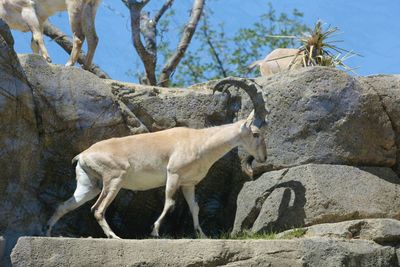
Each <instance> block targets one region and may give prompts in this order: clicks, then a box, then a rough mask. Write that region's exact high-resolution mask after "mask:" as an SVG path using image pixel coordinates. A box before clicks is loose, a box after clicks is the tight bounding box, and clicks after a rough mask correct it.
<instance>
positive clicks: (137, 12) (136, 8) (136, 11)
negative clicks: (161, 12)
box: [123, 0, 157, 85]
mask: <svg viewBox="0 0 400 267" xmlns="http://www.w3.org/2000/svg"><path fill="white" fill-rule="evenodd" d="M123 1H124V0H123ZM149 1H150V0H143V1H142V2H138V1H133V0H128V8H129V12H130V14H131V29H132V42H133V45H134V47H135V49H136V51H137V53H138V54H139V57H140V59H141V60H142V62H143V65H144V68H145V72H146V78H147V83H148V84H151V85H155V84H157V78H156V75H155V69H156V55H155V54H154V53H151V52H149V51H148V50H147V49H146V48H145V47H144V45H143V43H142V40H141V39H140V33H141V27H140V24H141V23H140V21H141V17H142V16H141V11H142V9H143V7H144V6H145V5H146V4H147V3H148V2H149ZM142 29H144V28H142Z"/></svg>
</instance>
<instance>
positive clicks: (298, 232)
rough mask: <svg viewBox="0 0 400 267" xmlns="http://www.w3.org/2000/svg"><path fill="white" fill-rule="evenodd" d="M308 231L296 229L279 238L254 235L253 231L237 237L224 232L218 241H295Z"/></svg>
mask: <svg viewBox="0 0 400 267" xmlns="http://www.w3.org/2000/svg"><path fill="white" fill-rule="evenodd" d="M306 232H307V230H306V229H304V228H295V229H292V230H290V231H288V232H287V233H285V234H283V235H282V236H279V237H278V235H277V234H276V233H274V232H261V233H252V232H251V231H243V232H240V233H239V234H237V235H235V236H231V235H230V234H229V233H227V232H224V233H221V234H220V235H219V236H218V239H233V240H246V239H265V240H274V239H294V238H300V237H303V236H304V235H305V234H306Z"/></svg>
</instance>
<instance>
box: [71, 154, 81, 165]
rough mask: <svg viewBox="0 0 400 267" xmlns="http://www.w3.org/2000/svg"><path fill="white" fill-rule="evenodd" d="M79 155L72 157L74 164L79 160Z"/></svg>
mask: <svg viewBox="0 0 400 267" xmlns="http://www.w3.org/2000/svg"><path fill="white" fill-rule="evenodd" d="M79 156H80V154H78V155H76V156H75V157H74V158H73V159H72V164H74V163H75V162H77V161H78V160H79Z"/></svg>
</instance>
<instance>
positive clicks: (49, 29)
mask: <svg viewBox="0 0 400 267" xmlns="http://www.w3.org/2000/svg"><path fill="white" fill-rule="evenodd" d="M44 34H46V35H47V36H48V37H50V38H51V39H52V40H54V41H55V42H56V43H57V44H58V45H59V46H61V47H62V48H63V49H64V50H65V51H66V52H67V53H68V54H71V51H72V46H73V45H72V41H71V40H70V38H68V37H67V35H66V34H65V33H63V32H62V31H61V30H59V29H58V28H57V27H55V26H53V25H51V24H50V23H49V22H46V23H45V24H44ZM84 62H86V55H85V54H84V53H83V52H82V51H81V52H80V53H79V56H78V63H79V64H81V65H83V64H84ZM89 71H90V72H92V73H93V74H95V75H97V76H98V77H100V78H103V79H111V77H110V76H109V75H108V74H107V73H106V72H104V71H103V70H102V69H100V67H99V66H97V65H96V64H92V65H91V66H90V69H89Z"/></svg>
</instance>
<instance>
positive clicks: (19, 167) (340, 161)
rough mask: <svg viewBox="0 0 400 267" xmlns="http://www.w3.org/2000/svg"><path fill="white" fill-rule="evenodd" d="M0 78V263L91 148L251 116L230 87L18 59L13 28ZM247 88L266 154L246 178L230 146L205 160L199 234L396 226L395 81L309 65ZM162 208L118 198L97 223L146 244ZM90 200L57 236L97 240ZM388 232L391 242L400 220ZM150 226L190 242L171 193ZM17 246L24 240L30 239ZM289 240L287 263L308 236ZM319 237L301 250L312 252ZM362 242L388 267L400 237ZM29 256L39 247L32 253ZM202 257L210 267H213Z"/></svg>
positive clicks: (68, 189)
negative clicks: (140, 80)
mask: <svg viewBox="0 0 400 267" xmlns="http://www.w3.org/2000/svg"><path fill="white" fill-rule="evenodd" d="M0 77H1V79H0V92H1V93H0V122H1V130H0V155H1V159H0V168H1V170H2V172H1V173H2V174H1V179H0V218H2V220H0V234H1V235H3V236H4V237H5V240H6V248H5V251H6V255H9V254H10V251H11V249H12V247H13V246H14V245H15V243H16V241H17V238H18V237H20V236H26V235H28V236H31V235H35V236H41V235H43V233H44V232H43V226H44V224H45V223H46V221H47V220H48V218H49V217H50V216H51V214H52V213H53V211H54V209H55V207H56V206H57V204H58V203H60V202H62V201H64V200H66V199H67V198H68V197H69V196H70V195H71V194H72V192H73V190H74V188H75V178H74V166H73V165H72V164H71V159H72V158H73V157H74V156H75V155H76V154H78V153H79V152H81V151H82V150H84V149H85V148H87V147H89V146H90V145H91V144H93V143H95V142H97V141H99V140H102V139H106V138H110V137H116V136H126V135H129V134H137V133H143V132H152V131H160V130H163V129H166V128H171V127H176V126H187V127H192V128H203V127H209V126H213V125H221V124H225V123H230V122H232V121H235V120H237V119H240V118H244V117H245V116H247V115H248V114H249V113H250V111H251V109H252V104H251V102H250V100H249V99H248V97H247V95H245V94H243V92H242V91H240V90H239V89H238V88H235V87H231V88H229V92H230V93H229V94H228V93H215V94H213V93H212V90H211V89H212V87H213V84H214V82H213V81H211V82H209V83H205V84H199V85H194V86H191V87H190V88H170V89H166V88H158V87H151V86H142V85H136V84H127V83H122V82H119V81H113V80H101V79H99V78H97V77H96V76H94V75H92V74H91V73H89V72H86V71H84V70H82V69H79V68H75V67H68V68H67V67H63V66H59V65H52V64H48V63H47V62H45V61H44V60H43V59H42V58H41V57H40V56H36V55H20V56H17V55H16V54H15V52H14V50H13V39H12V37H11V35H10V32H9V30H8V29H7V26H6V25H5V24H3V23H1V22H0ZM256 82H257V83H258V84H260V85H261V87H262V90H263V95H264V98H265V101H266V104H267V106H268V108H269V110H270V114H269V122H270V124H269V127H268V131H267V133H266V140H267V141H266V142H267V149H268V160H267V162H266V163H265V164H256V163H254V166H253V167H254V169H255V170H256V173H255V176H254V177H252V178H250V177H248V176H247V175H245V174H244V172H243V171H242V168H241V161H242V159H244V158H245V157H246V153H245V152H244V151H242V150H241V149H238V150H233V151H232V152H230V153H228V154H227V155H225V156H224V157H223V158H222V159H220V160H219V161H218V162H217V163H216V164H215V165H214V166H213V168H212V169H211V170H210V171H209V173H208V175H207V177H206V178H205V179H204V180H203V181H202V182H201V184H200V185H199V186H198V188H197V191H196V193H197V199H198V201H199V205H200V209H201V211H200V222H201V224H202V227H203V229H204V230H205V232H206V234H208V235H210V236H214V237H215V236H218V235H220V233H221V232H229V231H231V230H232V229H233V233H234V234H240V233H241V232H243V231H252V232H255V233H257V232H263V231H271V232H280V231H284V230H288V229H290V228H293V227H312V226H313V225H320V224H321V223H337V222H342V221H348V220H355V219H368V218H394V219H400V209H399V208H398V207H399V206H400V178H399V175H400V75H388V76H384V75H379V76H373V77H352V76H349V75H348V74H346V73H343V72H341V71H338V70H335V69H331V68H321V67H315V68H306V69H301V70H296V71H292V72H287V73H282V74H278V75H274V76H271V77H268V78H265V77H264V78H257V79H256ZM163 201H164V195H163V189H162V188H161V189H155V190H150V191H146V192H131V191H122V192H120V193H119V195H118V197H117V198H116V200H115V201H114V202H113V204H112V205H111V207H110V208H109V209H108V212H107V218H108V220H109V222H110V224H111V227H112V228H113V229H114V230H115V232H116V234H118V235H119V236H121V237H123V238H144V237H147V236H148V235H149V233H150V230H151V229H150V227H151V225H152V223H153V222H154V220H155V219H156V218H157V216H158V215H159V214H160V212H161V209H162V206H163ZM91 204H93V202H90V203H87V204H86V205H84V206H82V207H81V208H79V209H78V210H76V211H73V212H71V213H70V214H68V215H66V216H65V217H64V218H62V220H61V221H60V222H59V223H57V225H56V226H55V228H54V232H53V233H54V235H55V236H58V235H62V236H69V237H88V236H92V237H103V234H102V231H101V229H100V227H99V226H98V225H97V222H96V221H95V219H94V218H93V215H92V214H91V213H90V209H89V207H90V205H91ZM393 229H394V230H393V232H395V233H397V236H400V229H399V226H398V225H397V226H393ZM161 231H162V235H164V236H168V237H182V236H185V237H194V233H193V231H192V221H191V216H190V213H189V211H188V208H187V206H186V204H185V203H184V201H183V198H182V196H181V195H180V194H178V196H177V204H176V207H175V209H174V211H173V212H172V213H171V214H170V215H168V217H167V218H166V221H165V224H164V225H163V227H162V229H161ZM394 235H396V234H394ZM325 237H326V236H325ZM325 237H324V238H325ZM336 237H337V236H336ZM336 237H335V238H336ZM84 240H86V239H82V242H86V241H84ZM329 240H330V239H329ZM21 242H25V243H24V244H25V245H24V246H26V242H28V241H27V240H25V241H21ZM29 242H31V243H32V244H35V246H37V247H38V249H39V248H40V247H41V246H42V245H40V244H41V243H40V242H42V239H37V240H36V239H33V241H29ZM43 242H48V241H43ZM54 242H56V243H57V242H64V241H54ZM65 242H67V243H68V242H70V241H65ZM71 242H72V241H71ZM73 242H75V241H73ZM96 242H97V241H96ZM152 242H155V243H157V241H152ZM160 242H161V241H160ZM296 242H297V241H296ZM298 242H299V243H296V244H295V245H294V244H291V243H290V246H294V247H293V251H296V253H297V254H296V253H294V254H293V255H294V256H293V257H294V258H296V259H298V258H299V257H300V258H301V255H303V254H302V253H304V255H308V254H307V253H306V250H301V249H300V250H299V248H304V244H305V243H307V242H309V241H306V240H304V241H298ZM302 242H303V243H302ZM310 242H311V241H310ZM320 242H322V241H315V242H314V241H312V242H311V243H307V244H310V246H309V247H310V248H315V247H318V246H319V244H320ZM323 242H328V243H325V245H324V246H328V248H329V246H330V245H332V247H336V246H351V245H350V243H346V242H347V241H345V240H344V241H343V240H340V241H323ZM329 242H330V243H329ZM368 242H369V243H368ZM368 242H367V243H363V244H362V246H365V251H364V252H362V255H365V253H367V252H366V251H371V253H372V254H369V256H368V257H369V258H370V257H373V256H371V255H375V254H374V253H378V254H380V255H387V256H385V257H384V260H382V261H381V262H382V264H381V265H380V266H390V264H392V263H393V262H397V258H398V257H397V256H396V252H395V248H396V246H398V242H399V239H395V241H393V242H394V243H393V242H392V241H391V242H389V243H390V244H389V243H388V244H386V243H385V244H383V247H380V248H379V249H377V250H375V246H382V244H376V243H374V241H368ZM0 243H3V242H0ZM56 243H54V244H56ZM51 244H53V243H51ZM57 244H58V243H57ZM68 244H69V243H68ZM71 244H72V243H71ZM82 244H83V243H82ZM95 244H97V243H95ZM110 244H111V243H110ZM137 244H138V243H135V244H132V245H127V246H133V247H135V246H138V245H137ZM213 244H214V243H213ZM215 244H218V247H225V246H227V247H229V246H230V245H229V246H228V245H225V243H221V244H220V243H215ZM368 244H370V246H369V245H368ZM147 245H148V244H147ZM181 245H182V244H181ZM21 246H22V245H21ZM32 246H33V245H32ZM35 246H33V247H35ZM54 246H56V245H54ZM57 246H58V245H57ZM115 246H120V243H116V245H115ZM121 246H123V245H121ZM150 246H154V245H153V244H150ZM182 246H185V245H182ZM201 246H207V244H206V243H205V244H203V245H201ZM237 246H239V247H240V246H241V243H234V245H233V250H235V249H236V247H237ZM265 246H273V245H271V244H269V245H265ZM284 246H286V245H284ZM321 246H322V245H321ZM0 247H1V246H0ZM33 247H32V248H33ZM306 247H307V246H306ZM322 247H323V246H322ZM322 247H321V248H322ZM346 249H350V247H346ZM368 249H369V250H368ZM382 249H383V250H385V249H388V250H387V251H389V252H390V253H389V252H387V251H386V250H385V251H386V252H385V251H383V250H382ZM93 250H95V247H93ZM311 250H312V249H311ZM350 250H352V248H351V249H350ZM33 251H35V252H34V253H40V249H39V250H36V247H35V250H32V253H33ZM122 251H124V249H122ZM226 251H229V249H228V248H227V250H226ZM226 251H225V252H226ZM250 251H253V252H251V253H253V254H252V255H258V254H257V253H259V250H252V249H251V250H250ZM382 251H383V252H382ZM225 252H221V253H225ZM16 253H17V252H16ZM55 253H58V252H57V251H56V252H55ZM218 253H219V252H218ZM226 253H228V252H226ZM254 253H255V254H254ZM260 253H261V252H260ZM271 253H273V252H271ZM321 253H322V252H321ZM346 253H347V252H346ZM346 253H345V254H346ZM363 253H364V254H363ZM385 253H388V254H385ZM0 254H1V251H0ZM15 255H18V253H17V254H15ZM21 255H23V254H21ZM146 255H147V254H146ZM243 255H244V254H243ZM321 255H322V254H321ZM337 255H339V254H337ZM346 255H349V254H346ZM357 255H358V254H357ZM333 256H334V255H333ZM143 257H148V256H143ZM243 257H244V258H246V257H250V258H251V257H252V256H248V255H244V256H243ZM310 257H311V256H310ZM338 257H339V256H338ZM354 257H355V258H357V257H361V256H354ZM368 257H367V258H366V259H369V258H368ZM233 258H235V257H233ZM239 258H240V257H239ZM239 258H238V261H239V260H241V258H240V259H239ZM361 258H362V257H361ZM363 259H364V258H363ZM147 260H148V259H147V258H146V261H147ZM263 260H264V259H263ZM274 260H275V259H274ZM149 261H150V262H151V260H149ZM15 262H19V260H18V259H16V260H15ZM210 262H212V263H210V264H209V265H210V266H214V265H215V264H217V263H215V262H214V261H210ZM216 262H219V261H216ZM232 262H234V260H232V259H231V258H230V259H229V260H228V261H224V260H221V264H222V263H223V264H228V263H232ZM256 262H257V261H256ZM263 262H264V261H261V263H263ZM293 262H294V263H293V265H296V264H303V262H302V261H299V262H297V261H296V260H294V261H293ZM349 262H351V260H349ZM360 262H361V261H360ZM264 263H265V262H264ZM278 263H279V262H278ZM383 263H385V264H383ZM386 263H387V264H386ZM196 264H197V263H196ZM388 264H389V265H388ZM396 264H397V263H396ZM55 265H57V264H55ZM18 266H23V265H18ZM49 266H51V265H49ZM53 266H54V265H53ZM311 266H313V265H311ZM326 266H328V265H326ZM329 266H337V265H329ZM345 266H357V265H351V264H350V265H346V264H345ZM371 266H372V265H371Z"/></svg>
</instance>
